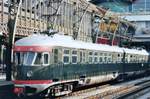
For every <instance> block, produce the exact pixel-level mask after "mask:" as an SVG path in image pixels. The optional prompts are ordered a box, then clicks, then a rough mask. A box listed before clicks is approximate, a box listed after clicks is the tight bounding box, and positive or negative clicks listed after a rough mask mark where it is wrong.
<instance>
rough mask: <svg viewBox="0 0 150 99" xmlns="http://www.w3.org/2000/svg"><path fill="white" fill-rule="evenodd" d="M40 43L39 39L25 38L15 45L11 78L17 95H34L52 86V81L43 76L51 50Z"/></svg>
mask: <svg viewBox="0 0 150 99" xmlns="http://www.w3.org/2000/svg"><path fill="white" fill-rule="evenodd" d="M42 39H44V38H42ZM40 42H41V38H38V37H33V38H31V37H27V38H24V39H21V40H19V41H17V42H16V43H15V47H14V63H15V66H14V69H13V76H14V83H15V90H14V92H15V93H16V94H17V95H20V94H21V95H22V94H23V95H34V94H37V93H40V92H41V91H43V90H45V89H46V88H47V87H48V86H50V84H52V80H51V79H50V78H49V77H47V76H45V73H46V72H48V66H49V64H50V53H51V48H50V47H48V46H46V45H45V46H43V45H42V44H40Z"/></svg>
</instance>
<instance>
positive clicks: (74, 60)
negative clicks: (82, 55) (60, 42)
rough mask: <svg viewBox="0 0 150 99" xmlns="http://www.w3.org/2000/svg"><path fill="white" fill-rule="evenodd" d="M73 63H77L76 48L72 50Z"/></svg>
mask: <svg viewBox="0 0 150 99" xmlns="http://www.w3.org/2000/svg"><path fill="white" fill-rule="evenodd" d="M72 63H73V64H76V63H77V51H76V50H73V51H72Z"/></svg>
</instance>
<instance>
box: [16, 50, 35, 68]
mask: <svg viewBox="0 0 150 99" xmlns="http://www.w3.org/2000/svg"><path fill="white" fill-rule="evenodd" d="M34 57H35V53H34V52H18V53H16V54H15V62H16V64H17V65H29V66H30V65H32V64H33V60H34Z"/></svg>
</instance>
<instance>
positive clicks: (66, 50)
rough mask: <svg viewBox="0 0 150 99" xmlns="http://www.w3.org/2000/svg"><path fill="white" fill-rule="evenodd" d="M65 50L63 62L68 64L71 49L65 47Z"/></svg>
mask: <svg viewBox="0 0 150 99" xmlns="http://www.w3.org/2000/svg"><path fill="white" fill-rule="evenodd" d="M63 52H64V53H63V54H64V55H63V62H64V64H68V63H69V62H70V50H69V49H65V50H64V51H63Z"/></svg>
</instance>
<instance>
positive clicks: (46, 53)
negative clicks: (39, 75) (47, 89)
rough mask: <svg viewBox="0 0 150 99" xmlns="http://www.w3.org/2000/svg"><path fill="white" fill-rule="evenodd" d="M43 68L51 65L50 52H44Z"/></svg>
mask: <svg viewBox="0 0 150 99" xmlns="http://www.w3.org/2000/svg"><path fill="white" fill-rule="evenodd" d="M42 60H43V66H47V65H49V64H50V55H49V53H48V52H44V53H43V55H42Z"/></svg>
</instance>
